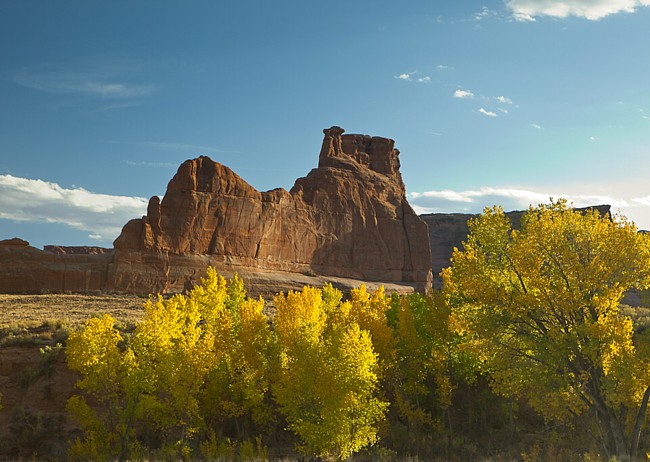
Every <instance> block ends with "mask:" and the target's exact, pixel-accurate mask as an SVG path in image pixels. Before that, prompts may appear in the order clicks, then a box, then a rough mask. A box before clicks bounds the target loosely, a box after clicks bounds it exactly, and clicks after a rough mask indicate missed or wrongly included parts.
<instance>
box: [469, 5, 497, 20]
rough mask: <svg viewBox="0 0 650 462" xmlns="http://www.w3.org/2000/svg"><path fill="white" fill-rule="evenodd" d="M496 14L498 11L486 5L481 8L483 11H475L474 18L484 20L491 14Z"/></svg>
mask: <svg viewBox="0 0 650 462" xmlns="http://www.w3.org/2000/svg"><path fill="white" fill-rule="evenodd" d="M496 15H497V13H496V12H494V11H492V10H490V9H489V8H488V7H487V6H484V7H483V8H482V9H481V11H479V12H478V13H475V14H474V20H475V21H482V20H484V19H485V18H488V17H490V16H496Z"/></svg>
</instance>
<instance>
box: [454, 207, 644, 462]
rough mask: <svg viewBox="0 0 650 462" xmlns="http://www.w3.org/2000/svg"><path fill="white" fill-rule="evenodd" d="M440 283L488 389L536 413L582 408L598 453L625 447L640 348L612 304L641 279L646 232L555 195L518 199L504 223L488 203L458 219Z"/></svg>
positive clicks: (635, 411)
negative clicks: (517, 224)
mask: <svg viewBox="0 0 650 462" xmlns="http://www.w3.org/2000/svg"><path fill="white" fill-rule="evenodd" d="M443 281H444V287H445V290H446V292H447V294H448V296H449V298H450V302H451V303H452V305H453V307H454V311H453V313H452V316H453V317H454V318H455V322H456V323H457V330H458V331H459V332H462V333H463V334H464V335H465V336H466V338H467V341H468V344H469V345H471V346H472V347H473V348H474V351H475V352H476V355H477V357H478V358H480V359H481V360H482V361H483V362H484V364H485V367H486V370H487V371H488V372H489V374H490V376H491V379H492V384H493V387H494V389H495V390H496V391H497V392H499V393H501V394H503V395H505V396H518V397H522V398H525V399H527V400H528V402H529V403H530V405H531V406H533V408H535V409H536V410H538V411H539V412H541V413H542V414H543V415H544V416H545V417H546V418H547V419H554V420H565V419H570V418H572V417H575V416H579V415H583V414H587V413H590V414H591V415H593V416H594V420H593V422H594V425H595V427H596V431H595V432H596V433H597V434H598V435H599V438H600V440H601V442H602V448H603V451H605V452H606V453H607V455H608V456H609V455H616V456H618V457H621V458H626V457H632V458H634V457H636V455H637V451H638V445H639V440H640V436H641V432H642V429H643V425H644V422H645V420H646V418H647V412H648V398H649V397H650V356H649V355H648V348H647V345H645V344H640V343H639V342H643V340H642V339H641V337H639V338H637V339H635V338H634V335H633V334H634V330H633V326H632V321H631V320H630V319H629V318H627V317H625V316H623V315H621V312H620V309H619V302H620V300H621V297H622V296H623V293H624V292H625V291H627V290H629V289H632V288H646V287H648V285H649V284H650V236H648V235H645V234H641V233H637V230H636V228H635V226H634V225H633V224H632V223H630V222H628V221H626V220H625V219H624V218H616V219H614V220H612V219H610V218H609V217H608V216H601V215H600V214H599V213H598V212H597V211H587V212H585V213H581V212H578V211H575V210H571V209H569V208H567V205H566V202H565V201H562V200H560V201H557V202H551V203H550V204H547V205H540V206H539V207H536V208H530V209H529V210H528V211H527V212H526V213H525V215H524V216H523V218H522V224H521V230H520V231H515V230H512V229H511V226H510V223H509V222H508V219H507V218H506V217H505V215H504V214H503V211H502V210H501V209H500V208H496V207H495V208H493V209H486V210H485V211H484V212H483V214H482V215H481V216H480V217H479V218H477V219H475V220H472V221H471V222H470V234H469V236H468V238H467V242H465V243H464V249H463V250H458V249H456V250H455V251H454V253H453V257H452V266H451V267H450V268H448V269H446V270H445V271H444V272H443ZM635 341H637V344H636V345H635Z"/></svg>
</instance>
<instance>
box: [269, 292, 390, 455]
mask: <svg viewBox="0 0 650 462" xmlns="http://www.w3.org/2000/svg"><path fill="white" fill-rule="evenodd" d="M340 300H341V293H340V292H339V291H336V290H335V289H333V288H332V287H331V286H327V287H325V289H323V290H322V291H321V290H319V289H315V288H311V287H305V288H304V289H303V291H302V292H289V293H288V294H287V295H286V296H285V295H283V294H280V295H278V296H276V297H275V305H276V308H277V315H276V320H275V325H276V330H277V335H278V344H279V354H280V364H279V371H278V375H277V379H276V382H275V388H274V395H275V398H276V401H277V402H278V404H279V405H280V408H281V410H282V413H283V414H284V416H285V418H286V420H287V422H288V428H289V429H290V430H291V431H293V432H294V433H295V434H297V435H298V436H299V437H300V438H301V440H302V447H301V450H302V451H304V452H306V453H308V454H312V455H315V456H318V457H325V458H332V457H334V458H339V459H346V458H348V457H349V456H350V455H351V454H353V453H355V452H357V451H359V450H360V449H362V448H363V447H365V446H368V445H371V444H373V443H374V442H375V441H376V440H377V428H376V427H377V424H378V422H380V421H381V420H382V419H383V418H384V415H385V412H386V407H387V403H385V402H383V401H382V400H380V399H379V398H378V397H377V393H378V389H377V388H378V387H377V383H378V378H377V369H378V364H377V355H376V353H375V352H374V350H373V345H372V340H371V337H370V334H369V333H368V331H366V330H362V329H361V328H360V327H359V325H358V324H357V323H356V322H353V321H351V320H350V319H349V318H348V316H346V315H345V313H341V310H340V307H338V306H336V305H337V304H338V303H339V302H340Z"/></svg>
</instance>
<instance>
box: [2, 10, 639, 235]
mask: <svg viewBox="0 0 650 462" xmlns="http://www.w3.org/2000/svg"><path fill="white" fill-rule="evenodd" d="M0 44H1V46H0V240H1V239H6V238H12V237H15V236H16V237H21V238H23V239H26V240H27V241H29V242H30V243H31V245H33V246H35V247H42V246H43V245H47V244H60V245H98V246H104V247H111V246H112V242H113V240H114V239H115V238H116V237H117V236H118V235H119V232H120V230H121V228H122V226H123V225H124V224H125V223H126V222H127V221H128V220H129V219H132V218H139V217H141V216H142V215H144V214H146V204H147V201H148V198H149V197H151V196H154V195H158V196H162V195H163V194H164V192H165V189H166V186H167V183H168V182H169V180H170V179H171V178H172V177H173V175H174V173H175V172H176V170H177V168H178V166H179V165H180V164H181V163H182V162H183V161H184V160H186V159H190V158H194V157H197V156H200V155H208V156H210V157H211V158H212V159H214V160H216V161H218V162H221V163H222V164H225V165H227V166H228V167H230V168H232V169H233V170H234V171H235V172H236V173H238V174H239V175H240V176H241V177H242V178H243V179H245V180H246V181H247V182H249V183H250V184H251V185H252V186H254V187H255V188H257V189H258V190H260V191H265V190H269V189H273V188H276V187H283V188H285V189H290V188H291V186H292V185H293V183H294V181H295V179H296V178H299V177H303V176H305V175H307V174H308V173H309V171H310V170H311V169H312V168H315V167H316V166H317V163H318V153H319V150H320V145H321V141H322V136H323V134H322V130H323V128H327V127H330V126H332V125H339V126H341V127H343V128H344V129H345V130H346V132H347V133H363V134H368V135H373V136H383V137H388V138H392V139H394V140H395V144H396V147H397V148H398V149H399V150H400V152H401V154H400V161H401V171H402V177H403V179H404V182H405V184H406V188H407V194H408V200H409V202H410V203H411V205H412V206H413V207H414V209H415V210H416V211H417V212H419V213H434V212H466V213H478V212H480V211H481V210H482V209H483V208H484V207H485V206H492V205H501V206H502V207H503V208H504V209H505V210H515V209H517V210H521V209H525V208H527V207H528V206H529V205H531V204H532V205H537V204H539V203H547V202H548V201H549V199H550V198H551V197H552V198H559V197H565V198H567V200H568V201H569V202H570V203H573V204H574V205H575V206H586V205H597V204H610V205H612V210H613V211H615V212H620V213H621V214H622V215H624V216H627V217H628V218H629V219H631V220H633V221H634V222H635V223H636V224H637V225H638V227H639V228H641V229H650V180H649V178H650V161H649V160H650V0H572V1H562V0H490V1H483V2H478V1H472V0H469V1H462V2H460V1H455V0H437V1H431V0H426V1H425V0H409V1H403V2H397V1H393V0H391V1H387V0H346V1H340V0H329V1H327V2H313V1H304V0H219V1H211V0H210V1H208V0H206V1H200V0H195V1H192V2H180V1H168V0H155V1H143V0H128V1H120V0H116V1H111V2H106V1H103V0H83V1H82V0H63V1H58V2H52V1H50V0H41V1H37V0H33V1H32V0H0Z"/></svg>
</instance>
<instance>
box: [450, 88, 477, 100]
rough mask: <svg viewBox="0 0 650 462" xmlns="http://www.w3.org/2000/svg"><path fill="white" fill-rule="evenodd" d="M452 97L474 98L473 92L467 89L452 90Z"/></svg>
mask: <svg viewBox="0 0 650 462" xmlns="http://www.w3.org/2000/svg"><path fill="white" fill-rule="evenodd" d="M454 98H461V99H462V98H474V93H472V92H471V91H469V90H462V89H460V88H459V89H458V90H456V91H455V92H454Z"/></svg>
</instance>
